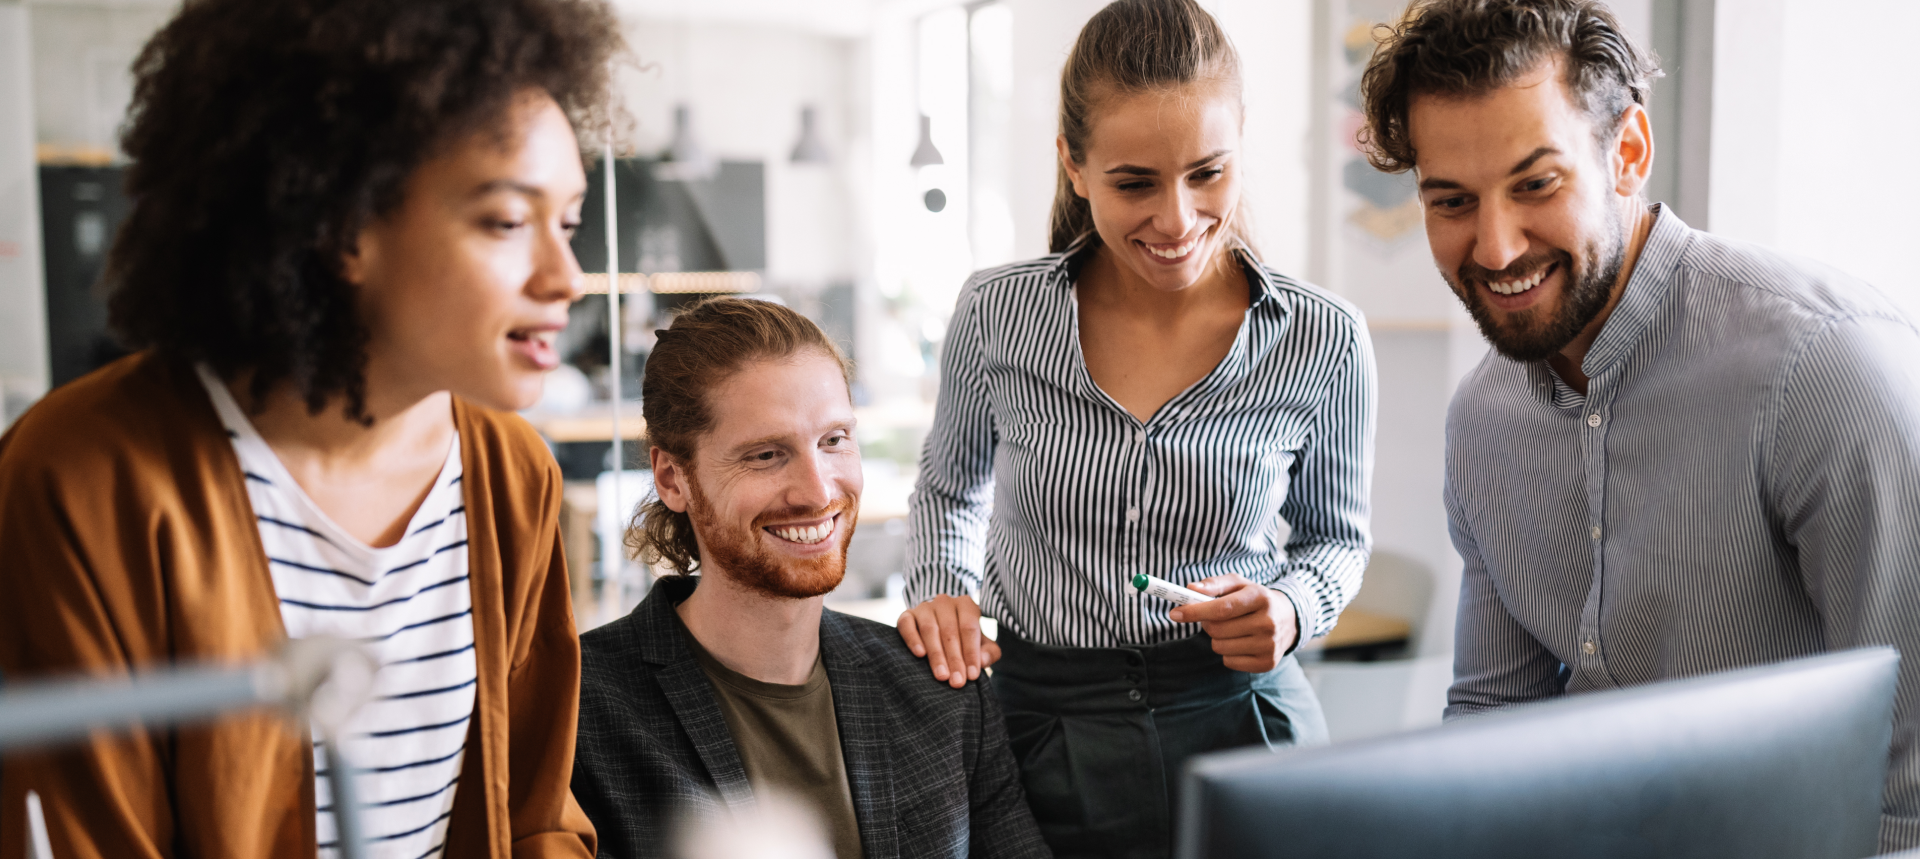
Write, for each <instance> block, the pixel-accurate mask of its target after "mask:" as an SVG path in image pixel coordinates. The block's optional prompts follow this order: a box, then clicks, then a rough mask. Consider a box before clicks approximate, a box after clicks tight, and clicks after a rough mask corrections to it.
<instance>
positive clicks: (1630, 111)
mask: <svg viewBox="0 0 1920 859" xmlns="http://www.w3.org/2000/svg"><path fill="white" fill-rule="evenodd" d="M1609 156H1610V157H1609V158H1608V159H1607V160H1608V161H1610V162H1611V163H1612V164H1613V192H1614V193H1615V194H1619V195H1620V196H1622V197H1634V196H1638V195H1639V194H1640V192H1641V190H1642V189H1644V188H1646V187H1647V176H1648V175H1649V174H1651V173H1652V172H1653V125H1652V124H1651V123H1650V122H1649V121H1648V119H1647V111H1646V108H1643V107H1641V106H1640V105H1637V104H1630V105H1627V109H1626V111H1624V112H1623V113H1621V114H1620V128H1619V130H1618V131H1616V132H1615V133H1614V137H1613V152H1611V153H1609Z"/></svg>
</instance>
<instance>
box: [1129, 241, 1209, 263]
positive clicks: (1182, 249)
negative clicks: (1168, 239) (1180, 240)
mask: <svg viewBox="0 0 1920 859" xmlns="http://www.w3.org/2000/svg"><path fill="white" fill-rule="evenodd" d="M1199 243H1200V237H1199V236H1194V237H1193V238H1192V239H1191V240H1190V241H1188V242H1187V243H1186V244H1184V245H1181V246H1179V247H1177V248H1174V249H1172V250H1164V251H1163V250H1161V249H1159V248H1156V247H1154V246H1153V245H1143V247H1145V248H1146V249H1147V253H1150V254H1153V255H1154V256H1157V257H1160V258H1162V259H1179V258H1181V257H1183V256H1186V255H1187V254H1188V253H1189V252H1191V251H1192V250H1193V246H1194V245H1197V244H1199Z"/></svg>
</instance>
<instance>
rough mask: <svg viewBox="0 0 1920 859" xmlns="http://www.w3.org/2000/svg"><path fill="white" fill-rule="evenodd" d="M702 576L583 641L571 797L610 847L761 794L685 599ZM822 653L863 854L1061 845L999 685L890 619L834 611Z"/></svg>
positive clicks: (659, 852)
mask: <svg viewBox="0 0 1920 859" xmlns="http://www.w3.org/2000/svg"><path fill="white" fill-rule="evenodd" d="M696 583H697V580H694V579H679V578H668V579H665V580H662V581H661V582H659V583H658V584H656V585H655V586H654V588H653V592H652V593H650V594H648V595H647V599H646V601H645V602H642V603H641V604H640V607H639V608H637V609H635V610H634V611H633V613H632V614H630V615H628V616H626V617H624V618H621V619H620V620H618V621H615V622H613V623H611V624H608V625H606V626H604V627H601V628H599V629H596V630H593V631H592V632H589V633H587V634H586V635H583V636H581V637H580V645H581V646H580V649H581V672H580V673H581V677H580V736H579V743H578V745H577V746H576V752H575V756H574V764H573V795H574V796H575V797H576V798H577V799H579V801H580V805H581V807H582V808H584V809H586V812H587V816H588V817H590V818H592V819H593V824H594V826H595V827H596V828H597V829H598V830H599V832H600V855H601V856H603V857H617V859H638V857H651V856H667V855H669V851H670V850H671V849H672V844H671V836H672V834H673V831H674V830H673V827H674V826H675V825H676V824H678V823H679V822H680V821H681V819H682V818H683V816H684V815H686V814H688V813H689V812H702V811H715V810H719V809H722V808H731V809H738V808H741V807H743V806H746V805H748V804H750V803H752V802H753V790H752V788H751V787H750V786H749V785H748V783H747V772H746V769H745V768H744V767H743V766H742V765H741V763H740V755H739V753H738V751H737V750H736V749H735V748H734V745H733V737H732V735H731V734H730V733H729V732H728V730H727V723H726V719H725V718H724V717H723V716H721V714H720V705H719V702H718V701H717V700H716V699H715V698H714V693H713V686H712V685H711V684H710V683H709V682H708V680H707V676H706V674H705V673H704V672H702V671H701V670H700V664H699V663H698V662H695V661H694V658H693V654H692V653H691V652H689V651H688V650H687V640H686V637H685V636H686V631H685V627H684V626H682V625H681V623H680V618H679V616H678V615H676V614H675V613H674V611H673V606H674V604H675V603H678V602H680V601H681V600H683V599H685V598H686V596H687V595H688V594H690V593H692V592H693V588H694V586H695V584H696ZM820 652H821V658H822V659H823V660H824V661H825V663H826V668H827V679H828V682H829V683H831V684H832V687H833V705H834V712H835V714H836V716H837V718H838V719H839V720H840V746H841V750H842V752H843V753H844V755H845V758H846V766H847V779H848V781H849V782H850V787H851V788H852V791H853V807H854V816H855V818H856V819H857V820H858V822H859V825H860V845H861V849H862V851H863V853H864V854H865V859H925V857H942V856H951V857H961V856H975V857H996V859H997V857H1047V856H1051V855H1052V854H1050V853H1049V852H1048V850H1047V847H1046V844H1045V842H1043V841H1041V839H1040V830H1039V828H1038V826H1036V825H1035V824H1034V822H1033V814H1032V812H1030V811H1028V810H1027V802H1026V796H1025V794H1024V793H1023V792H1022V791H1021V788H1020V772H1019V768H1018V767H1017V766H1015V764H1014V760H1013V754H1012V753H1011V752H1010V751H1009V750H1008V748H1007V729H1006V723H1005V722H1004V721H1002V719H1001V716H1000V706H999V703H998V701H996V700H995V696H994V694H993V693H992V691H991V690H990V689H988V688H987V684H986V683H985V682H979V683H969V684H967V686H966V688H964V689H953V688H951V687H949V686H947V685H945V684H943V683H940V682H937V681H935V680H934V679H933V674H932V673H931V672H930V671H928V670H927V666H926V662H925V661H923V660H921V659H919V658H917V657H915V656H914V655H913V653H912V652H911V651H909V650H908V649H907V647H906V645H905V644H903V643H901V641H900V635H899V633H897V632H895V631H894V630H893V628H892V627H888V626H884V625H882V624H878V623H874V622H872V621H868V620H862V619H860V618H855V617H849V616H847V615H843V614H840V613H838V612H835V611H831V610H829V611H827V612H825V613H824V615H823V616H822V618H821V620H820Z"/></svg>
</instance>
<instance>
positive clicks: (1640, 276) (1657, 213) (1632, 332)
mask: <svg viewBox="0 0 1920 859" xmlns="http://www.w3.org/2000/svg"><path fill="white" fill-rule="evenodd" d="M1653 213H1654V220H1653V229H1652V230H1650V231H1648V233H1647V242H1646V244H1645V245H1642V246H1641V248H1640V256H1639V258H1638V259H1636V260H1635V261H1634V265H1633V274H1632V275H1631V276H1629V277H1628V278H1627V288H1626V290H1625V291H1624V292H1623V293H1621V295H1620V303H1619V304H1617V305H1615V306H1614V308H1613V313H1612V314H1610V315H1608V316H1607V322H1606V324H1605V325H1603V326H1601V328H1600V336H1599V337H1596V338H1594V341H1593V346H1592V348H1590V349H1588V350H1587V357H1586V358H1585V359H1584V360H1582V361H1581V362H1580V370H1581V372H1584V373H1586V375H1587V378H1589V379H1592V378H1597V377H1599V376H1601V375H1603V374H1605V373H1606V372H1607V371H1608V370H1611V369H1613V367H1614V366H1616V365H1618V364H1619V363H1620V360H1621V359H1622V358H1625V357H1626V356H1627V354H1628V353H1629V352H1631V351H1633V348H1634V347H1635V346H1637V345H1639V343H1640V338H1641V337H1642V336H1643V335H1644V334H1646V331H1647V328H1648V327H1649V326H1651V325H1652V324H1653V319H1654V316H1655V315H1656V314H1658V313H1659V312H1660V307H1661V305H1663V304H1665V303H1666V297H1667V293H1668V292H1670V291H1672V286H1673V274H1674V270H1675V269H1677V268H1679V265H1680V257H1681V255H1682V254H1683V253H1685V251H1686V249H1687V245H1688V244H1689V243H1690V241H1691V238H1692V234H1693V231H1692V230H1691V229H1689V228H1688V227H1687V225H1686V224H1685V223H1684V222H1682V221H1681V220H1680V216H1678V215H1675V214H1674V213H1673V210H1672V209H1669V208H1667V207H1666V206H1664V205H1661V204H1657V203H1656V204H1655V205H1654V206H1653Z"/></svg>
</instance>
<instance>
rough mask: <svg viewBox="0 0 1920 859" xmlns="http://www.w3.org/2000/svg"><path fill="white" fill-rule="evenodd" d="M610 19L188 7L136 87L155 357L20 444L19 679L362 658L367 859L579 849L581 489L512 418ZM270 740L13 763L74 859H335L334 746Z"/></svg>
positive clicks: (426, 10)
mask: <svg viewBox="0 0 1920 859" xmlns="http://www.w3.org/2000/svg"><path fill="white" fill-rule="evenodd" d="M618 32H619V30H618V27H617V22H616V21H615V19H614V17H613V15H612V13H611V12H610V11H609V10H608V9H607V8H606V6H605V5H604V4H603V3H601V2H598V0H407V2H393V0H272V2H260V0H187V2H186V3H185V5H184V7H183V8H182V9H181V10H180V12H179V13H178V15H177V17H175V18H174V19H173V20H172V22H170V23H169V24H168V25H167V26H166V27H165V28H164V29H163V30H161V31H160V32H159V33H158V34H157V35H156V36H155V37H154V38H153V40H152V41H151V42H150V43H149V44H148V45H147V46H146V48H145V50H144V51H143V52H142V53H141V54H140V57H139V59H138V60H137V61H136V64H135V67H134V73H135V76H136V89H135V96H134V103H133V108H132V114H131V118H130V120H129V123H128V125H127V127H126V129H125V131H124V138H123V147H124V149H125V150H126V152H127V154H128V156H129V157H130V158H131V161H132V165H131V167H130V169H129V171H128V174H127V192H128V195H129V197H130V198H131V200H132V203H133V209H132V213H131V215H130V216H129V217H128V219H127V221H126V224H125V226H124V227H123V228H122V230H121V232H120V234H119V235H118V236H117V238H116V240H115V244H114V246H113V251H112V256H111V260H110V264H109V267H108V276H107V277H108V283H107V286H108V288H109V290H110V306H111V313H112V320H113V324H114V326H115V329H116V331H117V333H118V334H119V335H120V336H121V338H122V339H123V340H124V341H125V342H126V344H127V345H128V346H130V347H132V348H134V349H136V350H139V351H137V352H136V353H135V354H133V355H131V356H129V357H127V358H125V359H122V360H120V361H118V362H116V363H114V364H112V365H109V366H107V367H105V368H103V369H101V370H99V371H97V372H95V373H93V374H91V375H89V376H86V377H84V378H82V379H79V380H77V381H75V382H73V383H71V384H68V385H66V386H63V387H61V388H60V389H58V390H56V391H54V392H53V393H51V394H50V395H48V396H47V397H46V398H45V399H44V400H43V401H42V402H40V403H39V404H38V405H37V406H35V407H34V408H33V409H32V410H31V411H29V412H28V413H27V414H26V415H24V416H23V417H22V418H21V419H20V420H19V421H18V422H16V423H15V425H14V427H13V428H12V430H11V431H10V432H8V433H7V435H6V436H5V437H4V438H0V558H4V559H5V560H4V561H0V674H4V675H5V677H6V679H7V680H8V681H16V680H27V679H31V678H34V677H37V676H43V675H60V674H72V673H87V674H92V675H96V676H112V675H124V674H127V673H129V672H131V671H136V670H139V669H142V668H146V667H150V666H157V665H162V664H167V663H170V662H176V661H178V662H188V661H204V660H227V661H240V660H248V659H254V658H258V657H259V656H260V655H261V654H263V653H266V652H268V651H270V650H272V649H273V648H275V647H276V646H278V645H279V644H280V643H281V642H283V641H285V640H287V639H289V638H292V639H298V638H304V637H310V636H331V637H337V638H348V639H356V640H361V641H365V642H368V644H369V646H370V647H371V648H372V649H373V650H374V651H375V653H376V655H377V656H378V657H379V659H380V660H381V663H382V665H383V666H384V667H383V668H382V669H381V671H380V672H379V674H378V675H377V677H376V678H375V681H374V682H375V688H374V700H373V701H372V702H371V703H370V704H368V705H367V706H366V707H364V708H362V710H361V711H360V712H359V713H358V714H357V715H356V716H355V717H354V719H353V721H352V722H350V723H349V724H348V725H347V726H346V727H347V729H346V730H345V731H344V732H343V733H342V734H341V736H343V737H344V740H343V743H344V744H345V748H344V749H343V751H344V752H345V757H346V759H347V760H350V761H352V762H353V763H354V764H355V765H356V768H355V770H354V773H355V774H354V776H353V777H354V778H355V785H356V786H357V789H358V791H359V795H360V797H361V798H362V801H363V802H364V803H365V806H366V811H365V814H364V815H363V816H362V818H363V819H362V826H363V829H364V830H365V832H366V834H367V837H368V839H369V842H370V844H371V849H372V851H373V853H374V855H378V856H405V857H410V859H411V857H418V856H427V855H432V854H435V853H438V854H441V855H446V856H478V855H487V856H495V857H504V856H507V855H509V853H511V854H512V855H514V856H591V855H592V854H593V852H594V835H593V827H592V825H591V824H590V823H589V822H588V821H587V819H586V818H585V816H584V815H583V814H582V813H581V812H580V809H579V807H578V805H576V804H575V803H574V801H573V798H572V796H571V795H570V793H569V791H568V783H569V780H570V777H571V768H572V761H573V746H574V727H575V716H576V709H577V698H578V690H579V665H580V655H579V645H578V640H577V639H576V638H575V634H574V627H573V617H572V611H571V606H570V604H569V599H568V588H567V581H566V578H567V577H566V565H565V561H564V559H563V558H562V556H561V550H560V541H559V539H558V531H559V529H558V523H557V511H558V509H559V504H560V474H559V471H558V469H557V467H556V466H555V464H554V462H553V459H552V457H551V456H550V455H549V454H548V452H547V450H546V448H545V446H544V445H543V443H542V442H541V440H540V438H539V437H538V436H537V435H536V434H535V433H534V431H533V430H532V429H531V428H530V427H529V426H528V425H527V424H526V423H525V422H524V421H522V420H521V419H520V418H519V417H517V416H515V415H514V414H513V412H514V411H515V410H517V409H522V408H526V407H528V406H530V405H532V404H533V402H534V401H535V400H536V399H537V398H538V397H539V393H540V389H541V384H542V379H543V377H544V374H545V373H546V371H548V370H551V369H553V368H554V367H555V366H556V365H557V363H558V358H557V356H556V355H555V352H554V337H555V335H556V334H557V332H558V331H559V330H560V329H561V328H562V327H563V326H564V325H565V324H566V321H567V307H568V305H569V304H570V303H571V302H572V301H573V300H574V299H576V298H577V297H579V295H580V285H581V273H580V267H579V265H578V264H577V263H576V261H575V260H574V258H573V253H572V251H571V249H570V247H569V244H568V242H569V239H570V237H571V235H572V232H573V229H574V226H575V224H576V222H577V220H578V218H579V213H580V206H581V203H582V199H583V197H584V195H585V192H586V187H587V184H586V176H585V173H584V171H583V169H582V163H581V150H580V142H579V140H578V139H577V138H576V134H575V132H576V129H579V130H582V131H586V130H594V131H596V132H597V131H600V130H602V129H605V128H607V127H609V122H608V116H607V115H608V113H609V110H610V109H609V108H608V106H607V99H606V97H607V93H608V90H609V80H608V77H609V75H608V71H609V67H610V64H611V63H612V62H614V61H615V60H616V59H617V58H618V57H619V56H620V55H621V54H622V53H623V51H624V46H623V45H622V44H621V41H620V37H619V35H618ZM307 734H308V732H307V731H306V730H304V726H298V728H297V729H291V730H290V728H289V725H288V724H287V723H286V722H285V721H284V720H283V719H280V718H278V717H276V716H274V715H272V714H264V713H262V714H253V715H244V716H235V717H231V718H226V719H223V720H220V721H218V722H215V723H212V724H210V725H205V726H195V727H180V728H169V727H165V726H150V727H145V728H140V729H136V730H132V731H125V732H113V733H109V732H100V733H96V734H94V735H93V736H92V737H91V738H90V739H89V740H88V741H87V742H85V743H82V744H78V745H73V746H66V747H60V748H50V749H46V750H40V751H35V752H33V753H30V754H29V753H21V754H15V755H11V756H9V757H8V758H7V759H6V760H5V762H4V767H0V809H4V810H3V811H0V832H6V833H12V835H11V836H9V837H8V838H5V839H0V857H10V856H17V855H19V851H20V846H21V843H22V839H21V838H20V837H19V834H20V833H21V832H22V831H23V826H22V823H23V820H22V811H21V809H22V808H23V805H24V802H23V799H24V794H25V792H26V791H28V790H34V791H38V793H39V795H40V796H41V797H42V798H43V801H44V804H45V808H46V813H47V823H48V825H49V829H50V830H51V834H52V838H53V848H54V852H55V853H56V854H58V855H61V856H83V857H91V856H113V857H144V856H152V857H158V856H176V855H184V856H200V857H260V856H297V855H306V856H312V855H314V853H315V850H316V849H318V850H319V852H320V854H321V855H323V856H324V855H330V854H331V853H333V852H334V850H333V848H334V840H335V837H336V836H335V826H334V820H333V816H332V801H331V794H332V792H331V789H330V785H331V780H332V779H337V778H341V777H343V776H344V775H345V773H344V772H342V771H339V770H335V769H333V768H331V767H329V766H328V763H327V761H328V760H329V753H328V750H327V748H326V746H325V744H324V743H321V742H316V741H315V740H314V739H313V738H310V737H309V736H308V735H307Z"/></svg>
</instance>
